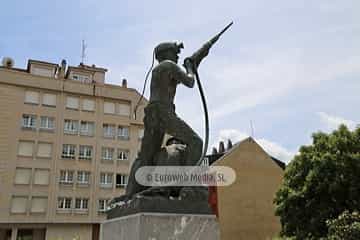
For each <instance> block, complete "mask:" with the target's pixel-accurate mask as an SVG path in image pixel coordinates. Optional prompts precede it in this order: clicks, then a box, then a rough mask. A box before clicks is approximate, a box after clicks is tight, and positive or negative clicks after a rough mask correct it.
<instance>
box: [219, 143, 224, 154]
mask: <svg viewBox="0 0 360 240" xmlns="http://www.w3.org/2000/svg"><path fill="white" fill-rule="evenodd" d="M224 152H225V146H224V142H223V141H220V142H219V153H224Z"/></svg>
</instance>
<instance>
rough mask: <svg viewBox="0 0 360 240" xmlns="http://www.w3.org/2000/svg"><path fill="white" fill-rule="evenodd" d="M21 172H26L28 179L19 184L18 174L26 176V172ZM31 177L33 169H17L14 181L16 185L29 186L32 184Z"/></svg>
mask: <svg viewBox="0 0 360 240" xmlns="http://www.w3.org/2000/svg"><path fill="white" fill-rule="evenodd" d="M21 171H26V173H27V174H28V176H27V178H26V182H25V181H24V182H19V181H18V174H21V176H22V177H23V176H24V174H23V173H24V172H21ZM31 177H32V169H31V168H22V167H19V168H18V167H17V168H16V169H15V179H14V184H16V185H29V184H30V183H31Z"/></svg>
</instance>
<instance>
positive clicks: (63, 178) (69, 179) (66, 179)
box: [60, 170, 74, 184]
mask: <svg viewBox="0 0 360 240" xmlns="http://www.w3.org/2000/svg"><path fill="white" fill-rule="evenodd" d="M73 177H74V171H70V170H61V171H60V183H63V184H72V183H73V179H74V178H73Z"/></svg>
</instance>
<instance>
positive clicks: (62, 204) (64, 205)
mask: <svg viewBox="0 0 360 240" xmlns="http://www.w3.org/2000/svg"><path fill="white" fill-rule="evenodd" d="M71 200H72V199H71V198H69V197H59V198H58V209H71Z"/></svg>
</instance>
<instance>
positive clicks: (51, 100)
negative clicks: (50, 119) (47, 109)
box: [42, 93, 56, 107]
mask: <svg viewBox="0 0 360 240" xmlns="http://www.w3.org/2000/svg"><path fill="white" fill-rule="evenodd" d="M42 105H43V106H51V107H55V106H56V95H55V94H50V93H44V95H43V98H42Z"/></svg>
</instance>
